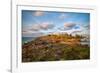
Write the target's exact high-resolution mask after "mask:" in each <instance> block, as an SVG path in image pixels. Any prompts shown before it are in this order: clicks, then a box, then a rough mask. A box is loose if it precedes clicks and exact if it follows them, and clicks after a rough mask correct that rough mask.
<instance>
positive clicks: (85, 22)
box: [22, 10, 90, 37]
mask: <svg viewBox="0 0 100 73" xmlns="http://www.w3.org/2000/svg"><path fill="white" fill-rule="evenodd" d="M89 27H90V13H81V12H80V13H79V12H53V11H49V12H48V11H33V10H22V37H38V36H42V35H47V34H50V33H58V32H65V33H68V34H75V33H78V34H86V35H89V30H90V29H89Z"/></svg>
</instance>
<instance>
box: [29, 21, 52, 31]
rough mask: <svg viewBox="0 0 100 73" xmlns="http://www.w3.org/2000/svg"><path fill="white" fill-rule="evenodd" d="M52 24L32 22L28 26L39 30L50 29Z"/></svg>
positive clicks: (32, 29) (33, 29)
mask: <svg viewBox="0 0 100 73" xmlns="http://www.w3.org/2000/svg"><path fill="white" fill-rule="evenodd" d="M53 27H54V25H53V24H52V23H51V22H43V23H41V24H33V25H32V26H31V27H30V30H31V31H40V30H48V29H52V28H53Z"/></svg>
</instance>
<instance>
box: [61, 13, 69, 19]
mask: <svg viewBox="0 0 100 73" xmlns="http://www.w3.org/2000/svg"><path fill="white" fill-rule="evenodd" d="M66 17H67V15H65V14H64V13H62V14H61V15H60V16H59V18H60V19H64V18H66Z"/></svg>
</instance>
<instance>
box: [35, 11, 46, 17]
mask: <svg viewBox="0 0 100 73" xmlns="http://www.w3.org/2000/svg"><path fill="white" fill-rule="evenodd" d="M44 13H45V12H43V11H36V12H34V13H33V15H34V16H42V15H44Z"/></svg>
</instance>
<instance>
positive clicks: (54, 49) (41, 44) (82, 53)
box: [22, 34, 90, 62]
mask: <svg viewBox="0 0 100 73" xmlns="http://www.w3.org/2000/svg"><path fill="white" fill-rule="evenodd" d="M82 38H83V37H82V36H79V35H76V36H72V35H68V34H51V35H47V36H41V37H38V38H36V39H35V40H33V41H31V42H28V43H24V44H23V45H22V62H34V61H60V60H82V59H89V58H90V47H89V45H82V44H81V43H80V39H82Z"/></svg>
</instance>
